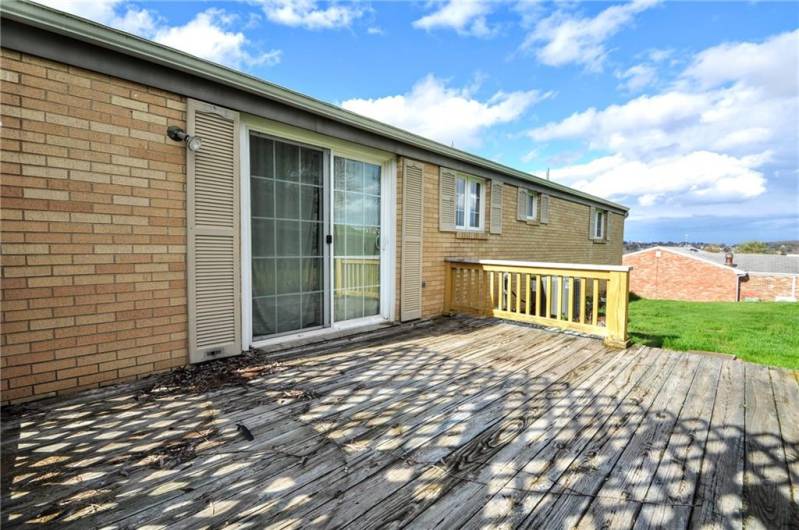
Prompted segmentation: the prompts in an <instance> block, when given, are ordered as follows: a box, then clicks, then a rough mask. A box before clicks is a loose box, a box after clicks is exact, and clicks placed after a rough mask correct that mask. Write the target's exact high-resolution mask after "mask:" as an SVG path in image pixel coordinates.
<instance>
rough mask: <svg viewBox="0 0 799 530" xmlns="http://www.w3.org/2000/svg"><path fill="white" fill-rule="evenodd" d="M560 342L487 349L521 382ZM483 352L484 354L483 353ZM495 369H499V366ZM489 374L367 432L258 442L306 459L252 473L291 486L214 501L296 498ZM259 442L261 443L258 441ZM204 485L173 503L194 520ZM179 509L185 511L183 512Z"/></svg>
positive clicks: (550, 359)
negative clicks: (526, 349) (529, 348)
mask: <svg viewBox="0 0 799 530" xmlns="http://www.w3.org/2000/svg"><path fill="white" fill-rule="evenodd" d="M560 342H561V339H560V338H558V339H554V338H550V340H547V341H545V342H544V343H540V344H539V348H541V352H542V353H543V354H545V355H546V357H545V360H541V359H539V358H537V357H536V356H535V355H531V356H530V357H529V358H528V359H525V360H523V361H520V360H519V359H517V358H515V357H513V356H508V355H507V354H508V350H507V348H505V347H504V343H503V341H498V340H496V337H494V338H493V340H492V343H493V346H492V347H491V348H489V349H493V350H494V353H495V354H497V355H504V356H506V357H507V359H506V360H505V362H507V363H508V366H510V365H513V364H514V363H515V367H514V369H517V370H519V379H520V380H524V379H526V378H527V377H529V375H530V374H529V372H526V371H525V370H528V369H529V367H530V366H531V365H534V364H536V362H538V363H540V364H542V365H543V366H547V363H554V362H555V361H556V358H555V357H554V356H552V351H554V350H557V349H558V346H557V344H560ZM473 344H476V343H473ZM537 344H538V343H537ZM533 351H535V350H533ZM485 354H486V355H488V353H485ZM500 366H502V365H501V364H500ZM492 373H493V370H487V371H482V372H480V373H478V374H476V378H473V379H472V380H469V379H467V380H466V381H460V385H458V386H459V388H460V390H461V391H460V394H457V393H453V390H452V389H449V390H448V391H447V393H446V394H445V395H443V397H442V396H435V395H432V396H428V397H429V399H428V400H425V401H422V403H423V405H420V406H417V407H410V408H409V409H402V408H400V409H399V410H398V411H393V414H392V411H391V410H390V409H383V410H382V411H381V412H382V413H388V414H392V415H389V416H388V417H382V418H373V420H372V422H373V423H374V424H375V426H374V427H373V428H371V429H369V430H367V431H366V432H352V433H347V436H343V435H342V436H341V437H339V438H331V436H335V434H336V433H335V430H333V431H329V432H326V433H325V432H323V433H316V432H315V431H316V429H313V430H311V429H304V430H302V429H296V430H295V431H293V432H294V433H296V436H292V434H291V433H288V434H286V435H284V436H282V437H278V438H275V439H272V440H265V441H262V442H259V443H266V441H269V443H270V444H272V445H277V447H279V448H280V449H281V450H283V451H287V452H291V453H294V454H299V455H304V456H303V458H305V457H307V458H308V460H307V461H305V462H304V463H303V462H302V461H298V459H296V458H295V459H293V460H291V459H289V461H286V460H279V459H278V460H277V461H274V462H271V465H270V467H269V470H258V471H257V473H258V476H259V481H260V482H261V483H262V484H263V483H266V484H271V483H274V484H281V483H287V482H291V487H289V488H285V487H284V488H281V489H277V490H276V491H266V492H263V491H261V490H260V489H259V488H258V487H257V486H256V485H254V484H251V483H250V482H248V481H243V482H242V481H239V482H238V483H237V484H236V485H235V486H234V487H232V488H230V489H228V490H225V491H224V492H222V493H217V494H214V495H213V497H214V498H215V499H216V500H217V501H220V502H221V501H225V500H226V499H228V498H230V497H231V496H235V497H236V499H237V506H238V507H239V509H240V510H244V507H246V506H248V505H249V504H250V503H256V502H258V500H259V499H260V500H261V501H263V498H266V499H273V500H274V499H278V498H280V497H282V496H285V495H289V494H291V495H294V496H295V497H296V496H299V495H302V493H301V492H296V490H298V489H301V488H302V487H303V486H305V485H306V484H307V485H308V486H307V488H306V489H311V490H313V489H314V488H315V487H316V483H314V481H315V480H317V479H318V478H320V477H322V476H324V475H325V474H327V473H330V472H332V471H335V470H336V469H339V468H342V467H347V466H352V465H353V464H355V463H357V462H358V461H359V459H360V458H362V454H363V452H364V451H365V450H366V449H368V447H369V445H368V443H369V442H371V439H370V435H371V437H373V438H374V439H375V440H381V441H394V440H397V439H402V438H400V436H401V435H404V434H405V432H408V433H411V432H414V430H418V428H419V427H420V425H421V424H422V423H423V422H424V421H426V419H428V418H435V417H437V415H436V414H435V413H434V412H435V411H436V410H441V411H442V412H443V411H446V410H447V409H448V408H452V407H456V406H459V404H460V399H461V398H463V399H480V395H481V394H480V393H479V392H478V390H479V389H480V388H481V384H482V385H485V386H487V387H488V388H489V389H490V388H491V387H492V386H496V385H500V384H502V383H503V381H500V380H497V378H496V377H493V376H492ZM508 377H509V378H510V379H513V378H514V376H513V375H508ZM469 382H471V383H472V385H470V386H471V388H472V389H473V390H471V391H468V392H466V391H464V389H463V385H464V384H466V383H469ZM482 394H483V395H488V392H483V393H482ZM409 399H412V398H409ZM414 409H415V410H414ZM408 412H411V413H413V412H416V414H408ZM398 415H399V416H398ZM381 420H382V421H381ZM399 426H402V427H399ZM309 434H310V436H309ZM259 440H261V439H260V438H259ZM420 440H421V438H420ZM348 443H350V445H351V446H352V447H353V448H354V449H352V450H349V449H348V447H347V446H346V444H348ZM250 449H252V447H250ZM247 471H249V470H247ZM206 485H207V488H205V487H201V488H195V489H194V491H192V492H190V493H189V494H188V495H185V496H182V498H180V499H178V502H182V503H187V502H188V503H190V506H196V505H199V508H198V509H199V510H200V511H201V513H200V514H198V516H197V517H201V516H204V515H205V514H204V513H203V512H202V508H204V507H205V505H204V504H203V503H204V501H205V498H206V496H207V495H208V494H209V492H213V491H215V490H216V489H217V488H218V483H217V482H209V483H207V484H206ZM262 497H263V498H262ZM183 511H184V512H189V513H190V510H188V509H187V510H183ZM149 512H150V513H149V514H143V515H140V516H137V517H136V519H135V520H136V523H137V525H138V524H141V523H142V522H144V521H148V522H149V521H150V519H148V517H150V516H154V517H156V518H157V519H159V520H160V519H163V515H162V514H161V513H160V512H159V511H158V510H152V509H150V510H149ZM173 518H174V517H173Z"/></svg>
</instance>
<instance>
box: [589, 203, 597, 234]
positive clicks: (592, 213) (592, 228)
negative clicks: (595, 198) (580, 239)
mask: <svg viewBox="0 0 799 530" xmlns="http://www.w3.org/2000/svg"><path fill="white" fill-rule="evenodd" d="M594 234H596V208H594V207H593V206H591V207H590V208H589V209H588V239H596V237H595V236H594Z"/></svg>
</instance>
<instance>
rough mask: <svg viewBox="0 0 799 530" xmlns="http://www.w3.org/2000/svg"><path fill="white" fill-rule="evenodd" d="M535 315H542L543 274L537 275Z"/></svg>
mask: <svg viewBox="0 0 799 530" xmlns="http://www.w3.org/2000/svg"><path fill="white" fill-rule="evenodd" d="M535 316H537V317H540V316H541V275H540V274H536V275H535Z"/></svg>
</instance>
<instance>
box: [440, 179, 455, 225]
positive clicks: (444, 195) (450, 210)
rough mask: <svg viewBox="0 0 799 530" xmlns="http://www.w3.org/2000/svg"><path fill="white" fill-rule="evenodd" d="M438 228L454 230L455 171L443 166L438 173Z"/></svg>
mask: <svg viewBox="0 0 799 530" xmlns="http://www.w3.org/2000/svg"><path fill="white" fill-rule="evenodd" d="M438 229H439V230H440V231H442V232H454V231H455V172H454V171H452V170H451V169H447V168H445V167H442V168H441V170H440V171H439V175H438Z"/></svg>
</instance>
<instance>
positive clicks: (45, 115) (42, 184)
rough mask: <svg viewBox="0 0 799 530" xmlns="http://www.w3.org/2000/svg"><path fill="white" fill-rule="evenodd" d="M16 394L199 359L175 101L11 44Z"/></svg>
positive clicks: (181, 115)
mask: <svg viewBox="0 0 799 530" xmlns="http://www.w3.org/2000/svg"><path fill="white" fill-rule="evenodd" d="M0 72H1V74H0V79H2V85H0V92H1V93H2V180H3V183H2V184H3V186H2V204H1V206H2V208H1V209H2V215H3V219H2V269H3V270H2V298H3V312H2V356H0V362H1V363H2V365H1V366H0V370H2V394H3V396H2V400H3V402H8V401H19V400H24V399H25V398H30V397H31V396H38V397H42V396H47V395H53V394H61V393H65V392H73V391H76V390H78V389H85V388H93V387H97V386H99V385H102V384H107V383H110V382H114V381H119V380H124V379H129V378H133V377H136V376H138V375H140V374H146V373H151V372H154V371H158V370H164V369H168V368H170V367H174V366H179V365H182V364H185V362H186V359H187V352H186V278H185V268H186V259H185V254H186V247H185V218H186V205H185V174H186V171H185V151H184V149H183V147H182V146H181V145H179V144H177V143H175V142H172V141H170V140H169V139H167V137H166V135H165V130H166V127H167V125H168V124H170V125H171V124H174V125H179V126H181V127H183V126H185V103H184V101H183V99H182V98H181V97H179V96H176V95H174V94H169V93H166V92H162V91H160V90H156V89H152V88H147V87H144V86H141V85H137V84H135V83H130V82H127V81H122V80H119V79H114V78H110V77H108V76H104V75H99V74H95V73H92V72H88V71H85V70H81V69H78V68H73V67H70V66H66V65H63V64H58V63H53V62H50V61H45V60H41V59H38V58H36V57H32V56H28V55H24V54H19V53H16V52H14V51H10V50H5V49H4V50H2V64H0Z"/></svg>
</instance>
